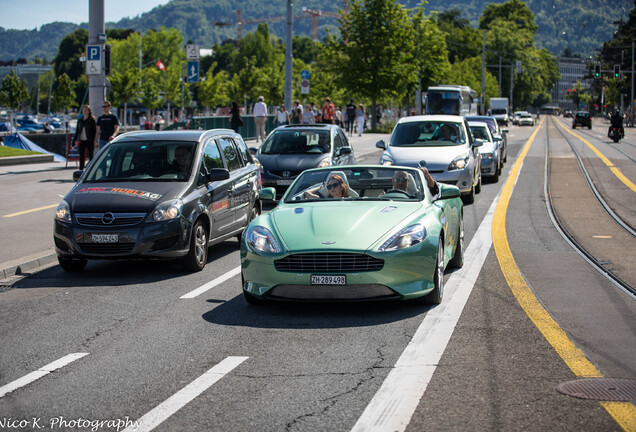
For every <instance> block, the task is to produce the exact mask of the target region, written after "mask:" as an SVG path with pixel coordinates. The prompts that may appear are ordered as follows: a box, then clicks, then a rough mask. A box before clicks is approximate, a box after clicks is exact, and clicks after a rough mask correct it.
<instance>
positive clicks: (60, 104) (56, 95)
mask: <svg viewBox="0 0 636 432" xmlns="http://www.w3.org/2000/svg"><path fill="white" fill-rule="evenodd" d="M73 105H75V82H73V80H72V79H71V78H70V77H69V76H68V75H67V74H65V73H63V74H62V75H60V76H59V77H57V80H55V91H54V92H53V110H54V111H66V110H68V109H69V108H70V107H71V106H73Z"/></svg>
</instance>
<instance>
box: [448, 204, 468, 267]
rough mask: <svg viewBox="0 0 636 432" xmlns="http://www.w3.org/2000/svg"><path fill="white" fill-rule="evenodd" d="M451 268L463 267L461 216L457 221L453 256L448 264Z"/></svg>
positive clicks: (462, 223) (462, 224)
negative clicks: (455, 244)
mask: <svg viewBox="0 0 636 432" xmlns="http://www.w3.org/2000/svg"><path fill="white" fill-rule="evenodd" d="M448 265H449V266H450V267H451V268H462V267H463V266H464V221H463V219H462V216H460V219H459V227H458V229H457V246H456V247H455V255H453V259H451V260H450V261H449V262H448Z"/></svg>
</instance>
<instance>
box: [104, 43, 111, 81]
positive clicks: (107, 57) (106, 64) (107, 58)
mask: <svg viewBox="0 0 636 432" xmlns="http://www.w3.org/2000/svg"><path fill="white" fill-rule="evenodd" d="M104 75H110V45H104Z"/></svg>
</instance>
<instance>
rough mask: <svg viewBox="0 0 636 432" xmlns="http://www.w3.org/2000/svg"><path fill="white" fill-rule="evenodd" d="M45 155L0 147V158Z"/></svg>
mask: <svg viewBox="0 0 636 432" xmlns="http://www.w3.org/2000/svg"><path fill="white" fill-rule="evenodd" d="M38 154H43V153H38V152H34V151H31V150H22V149H17V148H13V147H7V146H0V157H8V156H29V155H38Z"/></svg>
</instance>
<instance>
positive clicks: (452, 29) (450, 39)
mask: <svg viewBox="0 0 636 432" xmlns="http://www.w3.org/2000/svg"><path fill="white" fill-rule="evenodd" d="M461 14H462V13H461V11H460V10H459V9H449V10H446V11H444V12H442V13H440V14H439V15H438V16H437V25H438V27H439V29H440V31H441V32H442V33H444V35H445V36H446V48H447V49H448V60H449V61H450V62H451V63H455V62H457V61H461V60H464V59H467V58H470V57H477V56H478V55H481V45H482V41H481V32H479V30H477V29H474V28H473V27H471V25H470V21H469V20H467V19H464V18H461Z"/></svg>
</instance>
